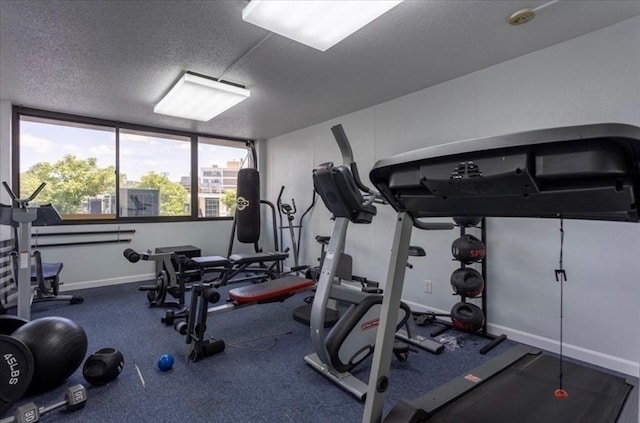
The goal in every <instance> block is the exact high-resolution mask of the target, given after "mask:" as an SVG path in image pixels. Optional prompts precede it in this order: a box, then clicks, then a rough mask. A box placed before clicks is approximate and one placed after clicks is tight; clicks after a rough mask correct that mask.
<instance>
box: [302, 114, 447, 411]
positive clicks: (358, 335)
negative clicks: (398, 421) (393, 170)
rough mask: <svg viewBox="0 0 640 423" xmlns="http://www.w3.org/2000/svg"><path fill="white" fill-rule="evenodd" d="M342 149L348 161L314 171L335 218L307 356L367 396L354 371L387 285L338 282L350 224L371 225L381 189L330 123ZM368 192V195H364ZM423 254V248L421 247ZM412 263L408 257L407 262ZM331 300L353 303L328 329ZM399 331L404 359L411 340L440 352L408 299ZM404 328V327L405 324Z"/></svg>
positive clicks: (396, 315)
mask: <svg viewBox="0 0 640 423" xmlns="http://www.w3.org/2000/svg"><path fill="white" fill-rule="evenodd" d="M331 131H332V132H333V135H334V137H335V139H336V142H337V143H338V146H339V148H340V152H341V154H342V161H343V165H341V166H334V165H333V163H324V164H322V165H320V166H319V167H318V168H317V169H315V170H314V172H313V182H314V187H315V189H316V191H317V192H318V194H319V195H320V198H322V200H323V202H324V204H325V206H326V207H327V208H328V209H329V211H330V212H331V213H332V215H333V218H334V219H335V224H334V228H333V232H332V234H331V237H330V239H329V245H328V247H327V249H326V253H325V254H324V259H323V262H322V269H321V271H320V278H319V280H318V284H317V287H316V293H315V296H314V300H313V304H312V307H311V316H310V326H311V339H312V344H313V347H314V351H315V352H314V353H312V354H309V355H307V356H305V358H304V359H305V362H306V363H307V364H309V365H310V366H311V367H312V368H313V369H315V370H317V371H318V372H320V373H321V374H322V375H324V376H326V377H327V378H329V379H330V380H331V381H332V382H334V383H336V384H337V385H338V386H340V387H341V388H342V389H344V390H345V391H347V392H349V393H351V394H352V395H354V396H355V397H356V398H358V399H360V400H362V399H363V398H364V397H365V395H366V392H367V385H366V384H365V383H364V382H362V381H361V380H360V379H358V378H357V377H355V376H354V375H352V374H351V373H350V372H351V370H353V369H354V368H355V367H356V366H357V365H358V364H360V363H361V362H362V361H363V360H364V359H366V358H367V357H369V356H370V355H371V354H372V353H373V351H374V346H375V338H376V328H377V326H378V318H379V316H380V307H381V304H382V298H383V297H382V295H380V293H381V292H382V290H377V291H376V293H370V292H366V290H362V289H353V288H350V287H348V286H344V285H343V284H341V283H339V281H340V279H339V278H338V281H336V273H337V270H338V268H339V266H340V261H341V259H342V256H343V252H344V248H345V241H346V234H347V228H348V225H349V223H354V224H368V223H371V222H372V220H373V217H374V216H375V215H376V213H377V211H376V207H375V206H374V205H373V203H374V201H376V199H377V198H379V194H378V193H377V192H375V191H374V190H372V189H371V188H369V187H367V186H366V185H364V184H363V183H362V181H361V180H360V177H359V174H358V168H357V164H356V163H355V161H354V160H353V153H352V151H351V146H350V145H349V140H348V139H347V136H346V134H345V132H344V129H343V128H342V126H341V125H336V126H334V127H332V128H331ZM363 194H364V196H363ZM416 224H421V225H422V226H423V228H424V229H445V230H450V229H453V224H450V223H445V224H439V223H438V224H425V223H422V222H416ZM422 252H423V253H424V250H422ZM404 265H405V266H407V260H405V261H404ZM330 300H337V301H340V302H345V303H348V304H351V306H350V307H349V309H348V310H347V312H346V313H345V314H344V315H343V316H342V317H341V318H340V319H339V320H338V321H337V322H336V324H335V325H334V326H333V328H332V329H331V330H330V331H329V333H328V334H325V314H326V312H327V306H328V303H329V301H330ZM394 310H395V311H394V312H391V314H393V317H392V319H393V320H394V322H395V323H394V325H393V326H394V330H393V332H394V334H395V336H396V339H398V340H400V341H401V342H400V344H399V345H396V346H395V347H396V349H395V354H396V357H398V358H399V359H400V360H404V359H406V356H405V355H403V354H404V353H406V352H407V350H408V346H407V345H406V344H411V345H413V346H416V347H418V348H421V349H423V350H426V351H429V352H432V353H434V354H439V353H440V352H442V351H443V349H444V347H443V345H441V344H440V343H438V342H436V341H433V340H431V339H428V338H424V337H421V336H417V335H415V333H414V326H413V319H412V316H411V310H410V309H409V307H408V306H407V305H406V304H404V303H398V304H397V306H396V308H395V309H394ZM402 327H405V328H406V329H405V330H402V329H401V328H402Z"/></svg>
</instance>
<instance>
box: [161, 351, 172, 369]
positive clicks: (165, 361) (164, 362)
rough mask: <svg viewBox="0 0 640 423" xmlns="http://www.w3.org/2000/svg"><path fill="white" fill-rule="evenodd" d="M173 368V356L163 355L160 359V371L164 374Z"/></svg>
mask: <svg viewBox="0 0 640 423" xmlns="http://www.w3.org/2000/svg"><path fill="white" fill-rule="evenodd" d="M172 367H173V356H172V355H171V354H162V355H161V356H160V358H159V359H158V369H160V371H162V372H166V371H168V370H171V368H172Z"/></svg>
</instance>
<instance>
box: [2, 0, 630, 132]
mask: <svg viewBox="0 0 640 423" xmlns="http://www.w3.org/2000/svg"><path fill="white" fill-rule="evenodd" d="M545 3H546V2H544V1H498V0H491V1H488V0H487V1H454V0H446V1H445V0H442V1H405V2H404V3H402V4H400V5H399V6H397V7H396V8H394V9H393V10H391V12H389V13H388V14H386V15H383V16H382V17H380V18H378V19H377V20H376V21H374V22H373V23H371V24H369V25H368V26H366V27H365V28H363V29H361V30H360V31H358V32H356V33H355V34H354V35H352V36H351V37H349V38H347V39H346V40H344V41H342V42H341V43H339V44H337V45H336V46H334V47H332V48H331V49H329V50H328V51H326V52H324V53H323V52H320V51H317V50H314V49H312V48H309V47H307V46H304V45H302V44H298V43H296V42H294V41H290V40H288V39H285V38H283V37H281V36H279V35H276V34H273V35H271V36H270V37H268V38H267V39H266V40H265V37H267V36H268V34H269V33H268V32H267V31H265V30H263V29H261V28H258V27H256V26H253V25H251V24H248V23H245V22H243V21H242V19H241V15H242V9H243V7H244V6H245V5H246V2H245V1H169V0H164V1H151V0H147V1H118V0H111V1H101V0H90V1H84V0H73V1H55V0H54V1H10V0H0V99H3V100H9V101H11V102H12V103H13V104H18V105H23V106H27V107H35V108H41V109H46V110H52V111H59V112H65V113H72V114H79V115H85V116H91V117H97V118H106V119H113V120H119V121H125V122H133V123H140V124H146V125H153V126H159V127H165V128H175V129H186V130H191V131H197V132H203V133H210V134H217V135H226V136H234V137H242V138H254V139H267V138H271V137H274V136H277V135H281V134H284V133H287V132H290V131H293V130H296V129H299V128H303V127H306V126H309V125H312V124H315V123H318V122H321V121H324V120H327V119H331V118H333V117H336V116H340V115H343V114H346V113H350V112H353V111H356V110H359V109H362V108H366V107H369V106H372V105H374V104H378V103H381V102H384V101H387V100H390V99H393V98H396V97H399V96H402V95H405V94H408V93H411V92H413V91H417V90H419V89H422V88H426V87H429V86H431V85H435V84H438V83H440V82H443V81H447V80H450V79H453V78H456V77H459V76H462V75H465V74H468V73H471V72H473V71H476V70H478V69H482V68H485V67H488V66H491V65H494V64H496V63H500V62H503V61H506V60H509V59H511V58H514V57H518V56H521V55H524V54H527V53H529V52H532V51H535V50H538V49H541V48H544V47H547V46H550V45H553V44H557V43H560V42H562V41H565V40H568V39H570V38H573V37H576V36H579V35H582V34H585V33H587V32H591V31H594V30H597V29H599V28H602V27H604V26H607V25H611V24H614V23H616V22H619V21H622V20H624V19H627V18H630V17H632V16H635V15H638V14H640V2H638V1H578V0H562V1H559V2H557V3H554V4H551V5H549V6H548V7H545V8H543V9H541V10H539V12H538V15H537V16H536V18H535V19H534V20H533V21H532V22H530V23H528V24H526V25H523V26H520V27H513V26H510V25H508V24H507V18H508V16H509V15H510V14H511V13H513V12H514V11H516V10H518V9H521V8H524V7H537V6H540V5H543V4H545ZM261 41H264V42H262V43H261V44H260V45H258V46H257V47H256V48H255V49H254V50H253V51H251V52H250V53H249V54H248V55H246V56H245V57H244V60H242V61H240V62H238V63H237V64H236V65H235V66H234V67H233V68H232V69H231V70H230V71H229V72H228V73H226V74H225V75H224V79H226V80H229V81H232V82H237V83H241V84H243V85H246V86H247V88H249V89H250V90H251V98H250V99H248V100H246V101H244V102H243V103H241V104H239V105H237V106H235V107H234V108H232V109H230V110H228V111H226V112H225V113H223V114H222V115H220V116H218V117H215V118H214V119H212V120H211V121H209V122H204V123H203V122H196V121H190V120H186V119H180V118H172V117H168V116H162V115H156V114H154V113H153V106H154V105H155V103H157V102H158V100H159V99H160V98H161V96H162V95H163V94H164V93H165V92H166V91H167V90H168V88H169V87H170V85H171V84H172V83H173V82H174V81H175V80H176V79H177V78H178V77H179V76H180V75H181V74H182V72H183V71H185V70H190V71H193V72H197V73H201V74H205V75H210V76H212V77H219V76H221V74H222V73H223V71H224V70H225V69H227V68H228V67H229V66H230V65H232V64H233V63H234V62H235V61H236V60H237V59H239V58H241V57H243V55H245V53H246V52H247V51H249V50H251V49H252V48H253V47H255V46H256V45H257V44H258V43H260V42H261Z"/></svg>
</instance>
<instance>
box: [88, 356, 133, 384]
mask: <svg viewBox="0 0 640 423" xmlns="http://www.w3.org/2000/svg"><path fill="white" fill-rule="evenodd" d="M123 368H124V357H123V356H122V353H121V352H120V351H118V350H116V349H115V348H101V349H99V350H98V351H96V352H95V353H93V354H91V355H90V356H89V358H87V360H86V361H85V362H84V366H83V367H82V375H83V376H84V378H85V380H86V381H87V382H89V383H90V384H92V385H94V386H101V385H106V384H107V383H109V382H111V381H112V380H114V379H115V378H117V377H118V375H119V374H120V372H121V371H122V369H123Z"/></svg>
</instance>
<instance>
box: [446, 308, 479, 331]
mask: <svg viewBox="0 0 640 423" xmlns="http://www.w3.org/2000/svg"><path fill="white" fill-rule="evenodd" d="M451 322H452V323H453V326H455V327H456V328H457V329H459V330H461V331H464V332H477V331H479V330H480V329H482V325H483V324H484V313H483V312H482V309H481V308H480V307H478V306H477V305H475V304H471V303H462V302H460V303H457V304H455V305H454V306H453V308H452V309H451Z"/></svg>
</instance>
